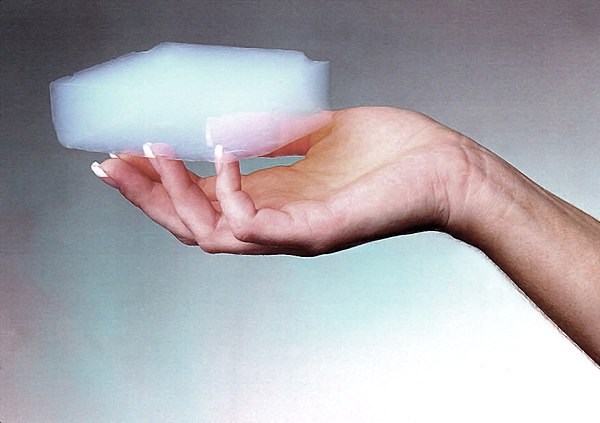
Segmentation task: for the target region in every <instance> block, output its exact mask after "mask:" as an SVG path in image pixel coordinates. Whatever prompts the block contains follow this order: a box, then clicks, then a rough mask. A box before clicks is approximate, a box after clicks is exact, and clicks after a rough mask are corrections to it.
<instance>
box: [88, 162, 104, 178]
mask: <svg viewBox="0 0 600 423" xmlns="http://www.w3.org/2000/svg"><path fill="white" fill-rule="evenodd" d="M91 167H92V172H94V173H95V174H96V176H97V177H98V178H108V175H107V174H106V172H105V171H104V169H102V168H101V167H100V163H98V162H94V163H92V166H91Z"/></svg>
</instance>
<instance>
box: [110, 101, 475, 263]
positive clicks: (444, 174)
mask: <svg viewBox="0 0 600 423" xmlns="http://www.w3.org/2000/svg"><path fill="white" fill-rule="evenodd" d="M331 113H332V123H331V124H330V125H329V126H328V127H326V128H323V129H321V130H319V131H317V132H315V133H313V134H311V135H309V136H307V137H304V138H302V139H300V140H298V141H296V142H294V143H292V144H290V145H288V146H287V147H284V148H282V149H280V150H278V151H277V152H276V153H274V154H273V155H286V154H300V155H304V156H305V157H304V159H302V160H300V161H299V162H297V163H295V164H294V165H292V166H277V167H272V168H268V169H264V170H260V171H257V172H254V173H251V174H249V175H243V176H242V175H240V171H239V163H238V162H226V160H224V161H223V163H222V164H220V166H217V167H218V168H219V167H220V169H219V170H218V172H217V173H218V174H217V176H216V177H209V178H200V177H198V176H196V175H195V174H193V173H191V172H189V171H188V170H187V169H186V168H185V165H184V164H183V163H182V162H181V161H178V160H171V159H168V158H166V157H164V156H162V155H161V150H162V151H164V146H161V145H157V144H155V145H153V146H152V151H153V152H154V154H155V156H156V157H155V158H153V159H150V160H149V159H146V158H136V157H130V156H120V159H110V160H107V161H105V162H104V163H103V164H102V168H103V169H104V171H105V172H106V173H107V174H108V176H109V178H106V181H107V182H108V183H109V184H111V185H113V186H115V187H116V188H118V189H119V190H120V191H121V193H122V194H123V195H124V196H125V197H126V198H127V199H128V200H130V201H131V202H132V203H133V204H135V205H137V206H138V207H140V208H141V209H142V210H143V211H144V212H145V213H146V214H147V215H148V216H149V217H150V218H152V219H153V220H154V221H156V222H157V223H159V224H160V225H162V226H163V227H165V228H166V229H168V230H169V231H171V232H172V233H173V234H174V235H175V236H176V237H177V238H178V239H180V240H181V241H182V242H184V243H186V244H190V245H196V244H197V245H199V246H200V247H201V248H202V249H203V250H205V251H207V252H227V253H241V254H294V255H316V254H322V253H327V252H332V251H337V250H340V249H344V248H348V247H350V246H353V245H358V244H361V243H364V242H367V241H370V240H373V239H379V238H383V237H388V236H393V235H397V234H401V233H406V232H411V231H415V230H423V229H435V228H441V227H444V225H445V224H446V222H447V220H448V218H449V214H450V210H449V208H450V205H449V201H448V190H449V189H453V188H452V187H451V186H450V184H449V183H448V181H449V179H451V178H449V175H450V173H449V172H453V173H457V172H458V173H459V174H460V173H461V169H460V167H461V166H460V165H459V164H458V163H461V162H462V161H461V160H460V157H461V154H462V153H461V146H462V145H463V140H464V139H465V137H464V136H461V135H460V134H458V133H457V132H455V131H453V130H450V129H449V128H447V127H445V126H443V125H441V124H439V123H437V122H436V121H434V120H432V119H430V118H428V117H426V116H424V115H422V114H419V113H416V112H411V111H406V110H398V109H391V108H356V109H346V110H341V111H336V112H331Z"/></svg>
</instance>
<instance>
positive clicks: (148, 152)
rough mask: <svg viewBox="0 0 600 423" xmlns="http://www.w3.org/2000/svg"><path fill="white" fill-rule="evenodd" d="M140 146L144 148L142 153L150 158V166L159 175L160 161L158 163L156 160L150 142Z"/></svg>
mask: <svg viewBox="0 0 600 423" xmlns="http://www.w3.org/2000/svg"><path fill="white" fill-rule="evenodd" d="M142 148H143V149H144V155H145V156H146V157H148V158H149V159H150V164H152V167H153V168H154V170H156V173H158V174H159V175H160V171H161V168H160V163H158V160H156V154H154V151H152V143H151V142H147V143H146V144H144V145H143V146H142Z"/></svg>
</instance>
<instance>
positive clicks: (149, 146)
mask: <svg viewBox="0 0 600 423" xmlns="http://www.w3.org/2000/svg"><path fill="white" fill-rule="evenodd" d="M142 149H143V150H144V155H145V156H146V157H148V158H150V159H155V158H156V156H155V155H154V152H153V151H152V143H151V142H147V143H146V144H144V145H143V146H142Z"/></svg>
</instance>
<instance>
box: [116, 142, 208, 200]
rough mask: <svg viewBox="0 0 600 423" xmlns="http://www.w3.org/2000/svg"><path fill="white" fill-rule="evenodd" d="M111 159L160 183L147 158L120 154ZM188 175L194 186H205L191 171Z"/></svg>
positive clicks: (158, 176) (202, 180) (203, 181)
mask: <svg viewBox="0 0 600 423" xmlns="http://www.w3.org/2000/svg"><path fill="white" fill-rule="evenodd" d="M111 157H113V158H119V159H121V160H125V161H126V162H128V163H129V164H131V165H133V166H135V167H136V168H138V169H139V170H140V171H142V172H143V173H144V174H146V176H148V178H150V179H151V180H153V181H155V182H160V181H161V179H160V175H159V173H158V172H157V171H156V169H154V166H152V163H150V160H149V159H148V158H147V157H138V156H132V155H130V154H124V153H121V154H118V155H114V154H113V155H111ZM188 173H189V176H190V179H191V180H192V181H193V182H194V183H195V184H196V185H198V186H200V188H203V186H204V184H205V180H204V178H201V177H200V176H198V175H196V174H195V173H194V172H191V171H188ZM212 192H213V193H214V189H213V190H212ZM213 197H214V194H213ZM209 198H210V197H209Z"/></svg>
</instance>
